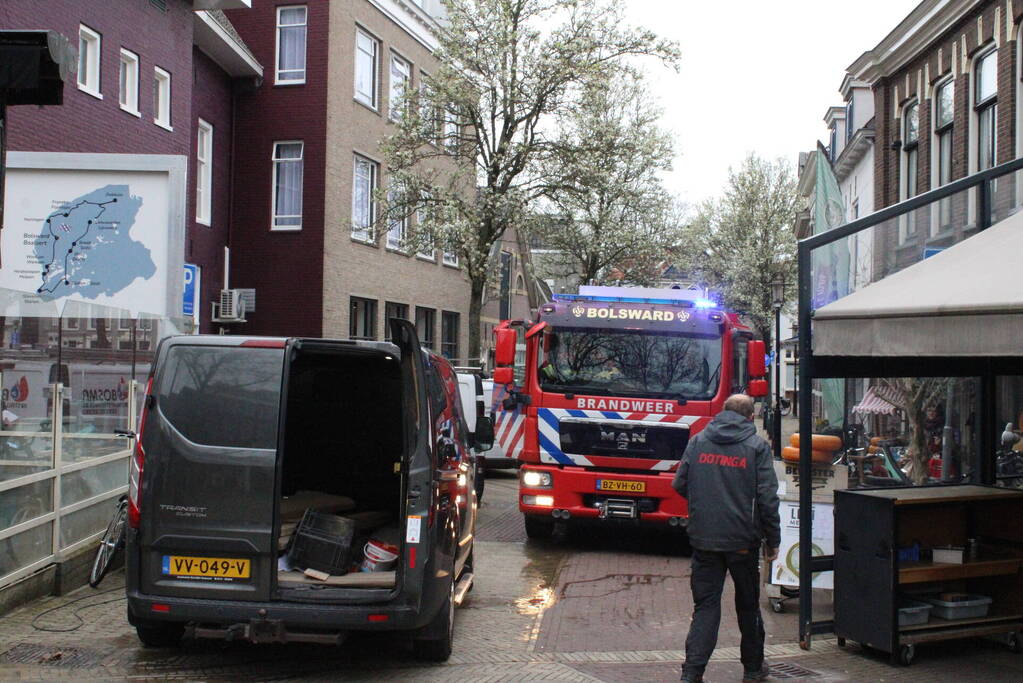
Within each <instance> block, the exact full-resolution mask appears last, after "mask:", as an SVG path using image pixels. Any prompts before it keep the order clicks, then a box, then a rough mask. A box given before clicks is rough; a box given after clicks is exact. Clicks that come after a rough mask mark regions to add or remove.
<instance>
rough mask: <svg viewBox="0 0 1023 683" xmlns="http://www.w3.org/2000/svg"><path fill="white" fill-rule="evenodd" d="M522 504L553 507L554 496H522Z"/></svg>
mask: <svg viewBox="0 0 1023 683" xmlns="http://www.w3.org/2000/svg"><path fill="white" fill-rule="evenodd" d="M522 504H523V505H539V506H541V507H548V508H549V507H554V496H522Z"/></svg>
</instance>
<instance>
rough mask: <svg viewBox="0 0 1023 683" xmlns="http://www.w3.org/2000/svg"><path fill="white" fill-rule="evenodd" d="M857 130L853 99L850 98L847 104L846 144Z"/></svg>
mask: <svg viewBox="0 0 1023 683" xmlns="http://www.w3.org/2000/svg"><path fill="white" fill-rule="evenodd" d="M855 132H856V125H855V122H854V121H853V100H852V99H851V98H850V100H849V104H847V105H846V106H845V142H846V144H848V143H849V141H850V140H852V136H853V133H855Z"/></svg>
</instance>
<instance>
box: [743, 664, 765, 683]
mask: <svg viewBox="0 0 1023 683" xmlns="http://www.w3.org/2000/svg"><path fill="white" fill-rule="evenodd" d="M770 675H771V669H770V668H768V666H767V664H764V665H763V666H762V667H760V671H744V672H743V674H742V683H759V681H766V680H767V677H768V676H770Z"/></svg>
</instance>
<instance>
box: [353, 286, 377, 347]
mask: <svg viewBox="0 0 1023 683" xmlns="http://www.w3.org/2000/svg"><path fill="white" fill-rule="evenodd" d="M351 301H352V303H351V306H350V307H349V315H348V336H349V337H351V338H352V339H376V338H377V302H376V301H374V300H373V299H361V298H359V297H357V296H353V297H352V300H351Z"/></svg>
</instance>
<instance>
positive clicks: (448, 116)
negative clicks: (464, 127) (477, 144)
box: [444, 109, 459, 153]
mask: <svg viewBox="0 0 1023 683" xmlns="http://www.w3.org/2000/svg"><path fill="white" fill-rule="evenodd" d="M458 146H459V140H458V117H457V116H456V115H455V113H454V112H453V111H451V110H450V109H447V110H445V111H444V148H445V149H447V150H448V151H449V152H451V153H455V152H457V151H458Z"/></svg>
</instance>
